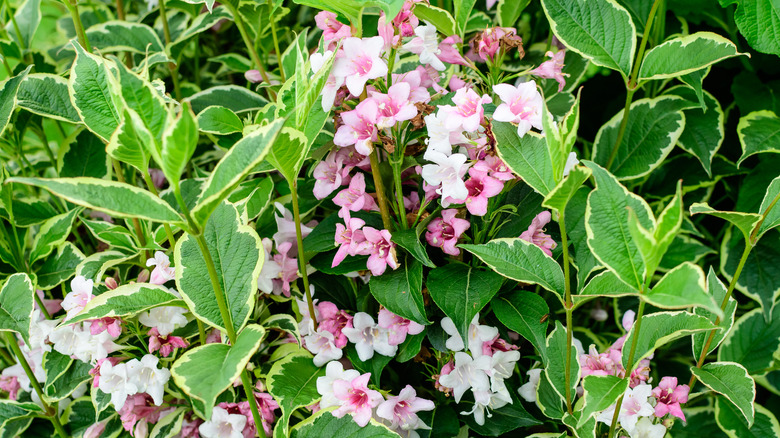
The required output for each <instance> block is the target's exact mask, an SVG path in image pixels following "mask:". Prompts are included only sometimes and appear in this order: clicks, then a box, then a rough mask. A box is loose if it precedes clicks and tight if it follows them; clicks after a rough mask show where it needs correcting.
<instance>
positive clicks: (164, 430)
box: [149, 408, 187, 438]
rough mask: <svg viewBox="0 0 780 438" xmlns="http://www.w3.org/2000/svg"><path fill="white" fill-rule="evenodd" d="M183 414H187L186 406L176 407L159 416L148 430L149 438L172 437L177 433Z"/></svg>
mask: <svg viewBox="0 0 780 438" xmlns="http://www.w3.org/2000/svg"><path fill="white" fill-rule="evenodd" d="M185 414H187V409H186V408H176V409H174V410H173V411H170V412H168V413H167V414H166V415H165V416H162V417H160V420H159V421H158V422H157V423H155V424H154V427H153V428H152V430H151V431H149V438H173V437H175V436H177V435H179V433H180V432H181V426H182V423H183V422H184V416H185Z"/></svg>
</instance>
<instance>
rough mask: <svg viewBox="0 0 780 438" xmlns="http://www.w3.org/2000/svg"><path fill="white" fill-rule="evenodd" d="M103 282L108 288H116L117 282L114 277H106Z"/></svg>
mask: <svg viewBox="0 0 780 438" xmlns="http://www.w3.org/2000/svg"><path fill="white" fill-rule="evenodd" d="M103 283H105V285H106V287H107V288H108V289H109V290H114V289H116V288H117V287H118V286H119V284H117V282H116V280H114V277H108V278H106V280H105V281H104V282H103Z"/></svg>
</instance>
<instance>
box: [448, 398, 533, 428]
mask: <svg viewBox="0 0 780 438" xmlns="http://www.w3.org/2000/svg"><path fill="white" fill-rule="evenodd" d="M460 405H463V406H464V408H463V411H465V413H464V412H463V411H461V415H462V417H461V418H462V419H463V420H464V422H465V423H466V424H467V425H468V427H469V431H474V432H475V433H477V434H479V435H480V436H496V437H498V436H512V435H514V436H520V435H519V434H518V432H515V433H514V434H510V432H512V431H513V430H515V429H517V428H519V427H530V426H536V425H539V424H541V422H540V421H539V420H537V419H536V418H534V417H533V416H532V415H531V414H529V413H528V411H526V410H525V408H524V407H523V404H522V403H520V401H518V400H517V398H516V397H512V403H511V404H507V405H505V406H503V407H500V408H498V409H491V410H490V414H491V416H490V417H489V418H488V419H487V420H486V421H485V424H477V422H476V421H475V420H474V415H471V414H469V411H473V410H474V408H473V404H472V403H471V402H470V401H466V400H464V401H462V402H461V403H460V404H459V406H460ZM455 423H456V424H458V422H457V421H456V422H455ZM434 427H436V426H435V425H434ZM445 436H451V435H445ZM470 436H471V435H470Z"/></svg>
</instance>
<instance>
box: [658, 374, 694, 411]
mask: <svg viewBox="0 0 780 438" xmlns="http://www.w3.org/2000/svg"><path fill="white" fill-rule="evenodd" d="M690 390H691V389H690V388H689V387H688V385H678V384H677V377H663V378H661V383H659V384H658V386H657V387H656V388H655V389H653V395H654V396H655V398H656V399H657V400H658V403H657V404H656V405H655V416H656V417H663V416H664V415H666V414H672V415H674V416H675V417H677V418H679V419H681V420H682V421H685V414H683V411H682V409H681V408H680V403H687V402H688V393H689V392H690Z"/></svg>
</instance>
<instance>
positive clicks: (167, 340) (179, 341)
mask: <svg viewBox="0 0 780 438" xmlns="http://www.w3.org/2000/svg"><path fill="white" fill-rule="evenodd" d="M147 334H148V335H149V352H150V353H154V352H155V351H157V350H160V354H161V355H162V357H168V356H170V355H171V353H173V350H175V349H177V348H187V346H188V345H189V343H187V341H186V340H184V338H181V337H179V336H171V335H168V336H162V335H160V333H159V332H158V331H157V328H152V329H151V330H149V333H147Z"/></svg>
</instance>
